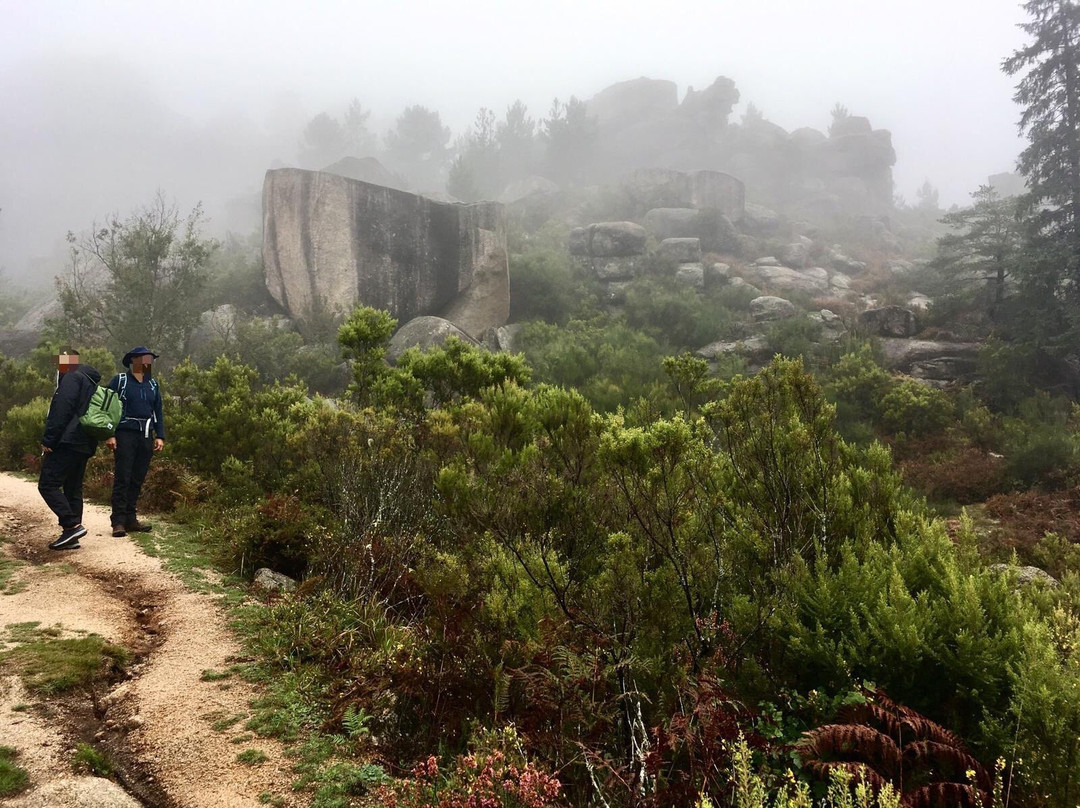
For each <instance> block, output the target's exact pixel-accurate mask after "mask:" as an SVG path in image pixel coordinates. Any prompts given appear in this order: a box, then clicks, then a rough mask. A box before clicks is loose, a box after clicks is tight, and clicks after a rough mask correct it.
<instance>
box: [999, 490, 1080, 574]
mask: <svg viewBox="0 0 1080 808" xmlns="http://www.w3.org/2000/svg"><path fill="white" fill-rule="evenodd" d="M986 513H987V515H988V516H990V517H991V518H993V519H995V520H997V522H998V529H997V530H995V531H994V532H993V535H992V536H991V541H992V543H993V545H994V547H995V549H999V550H1005V551H1011V550H1014V549H1015V550H1016V551H1017V553H1018V554H1019V555H1020V556H1021V557H1022V558H1023V557H1024V556H1026V555H1027V554H1028V553H1029V552H1030V551H1031V549H1032V548H1033V547H1034V546H1035V545H1036V544H1038V543H1039V541H1040V540H1041V539H1042V537H1043V536H1045V535H1046V534H1047V533H1056V534H1058V535H1059V536H1060V537H1061V538H1063V539H1065V540H1066V541H1069V542H1071V543H1073V544H1075V543H1077V542H1080V487H1076V488H1070V489H1066V490H1064V491H1053V492H1050V493H1045V494H1042V493H1038V492H1035V491H1024V492H1022V493H1018V494H998V495H997V496H995V497H991V498H990V499H989V500H987V502H986Z"/></svg>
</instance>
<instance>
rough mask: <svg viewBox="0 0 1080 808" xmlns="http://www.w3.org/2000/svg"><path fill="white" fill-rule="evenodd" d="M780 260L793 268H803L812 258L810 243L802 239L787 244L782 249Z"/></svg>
mask: <svg viewBox="0 0 1080 808" xmlns="http://www.w3.org/2000/svg"><path fill="white" fill-rule="evenodd" d="M780 260H781V261H783V262H784V264H786V265H787V266H789V267H792V268H793V269H802V268H803V267H804V266H806V262H807V261H809V260H810V245H808V244H807V243H805V242H802V241H796V242H794V243H792V244H785V245H784V247H783V248H782V249H781V250H780Z"/></svg>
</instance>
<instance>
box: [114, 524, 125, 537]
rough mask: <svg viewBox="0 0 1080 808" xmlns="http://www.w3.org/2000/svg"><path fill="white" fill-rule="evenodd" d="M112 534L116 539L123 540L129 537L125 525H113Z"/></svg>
mask: <svg viewBox="0 0 1080 808" xmlns="http://www.w3.org/2000/svg"><path fill="white" fill-rule="evenodd" d="M112 534H113V536H114V537H115V538H118V539H122V538H124V536H126V535H127V531H126V530H124V526H123V525H113V526H112Z"/></svg>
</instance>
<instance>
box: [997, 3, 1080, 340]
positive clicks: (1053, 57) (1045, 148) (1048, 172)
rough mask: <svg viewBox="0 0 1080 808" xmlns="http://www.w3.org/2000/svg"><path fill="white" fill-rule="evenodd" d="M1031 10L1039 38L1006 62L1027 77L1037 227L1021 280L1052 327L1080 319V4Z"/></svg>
mask: <svg viewBox="0 0 1080 808" xmlns="http://www.w3.org/2000/svg"><path fill="white" fill-rule="evenodd" d="M1024 9H1025V10H1026V11H1027V13H1028V15H1029V16H1030V21H1029V22H1026V23H1023V24H1021V26H1020V27H1021V28H1022V29H1023V30H1024V31H1025V32H1026V33H1027V34H1029V35H1030V36H1031V38H1032V39H1031V42H1030V43H1029V44H1028V45H1027V46H1025V47H1023V48H1021V49H1020V50H1018V51H1016V52H1015V53H1014V54H1013V55H1012V56H1011V57H1010V58H1008V59H1006V60H1005V61H1004V63H1003V65H1002V67H1003V69H1004V70H1005V72H1006V73H1008V74H1009V75H1017V74H1022V76H1021V78H1020V81H1019V82H1018V84H1017V85H1016V94H1015V95H1014V96H1013V98H1014V100H1015V101H1016V102H1017V103H1018V104H1020V105H1021V106H1022V107H1023V108H1024V111H1023V114H1022V115H1021V117H1020V130H1021V131H1022V132H1025V133H1026V134H1027V137H1028V141H1029V145H1028V147H1027V148H1026V149H1025V150H1024V151H1023V152H1022V153H1021V155H1020V160H1019V168H1020V171H1021V173H1023V174H1024V176H1025V177H1026V179H1027V184H1028V189H1029V193H1028V195H1027V197H1026V202H1027V206H1028V212H1029V213H1030V219H1029V222H1030V224H1031V242H1030V244H1029V246H1028V253H1029V256H1030V260H1028V261H1027V262H1026V265H1025V266H1024V267H1023V273H1022V274H1023V277H1022V278H1021V280H1022V282H1023V286H1024V289H1023V293H1024V296H1025V297H1026V298H1027V299H1028V300H1029V301H1031V303H1032V304H1033V307H1034V308H1037V309H1042V310H1043V311H1044V312H1045V314H1046V315H1050V316H1049V317H1047V318H1045V319H1044V324H1045V323H1046V322H1047V321H1050V320H1052V321H1056V322H1058V323H1061V324H1064V323H1065V322H1066V321H1068V320H1073V321H1074V322H1075V321H1076V320H1077V319H1080V318H1077V316H1076V315H1077V314H1078V313H1080V305H1078V299H1080V5H1077V4H1076V3H1075V2H1073V0H1028V2H1027V3H1025V4H1024ZM1074 327H1075V326H1074ZM1043 336H1044V337H1045V336H1047V335H1046V334H1045V333H1044V334H1043Z"/></svg>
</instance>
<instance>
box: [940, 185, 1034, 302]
mask: <svg viewBox="0 0 1080 808" xmlns="http://www.w3.org/2000/svg"><path fill="white" fill-rule="evenodd" d="M971 198H972V199H973V200H974V204H972V205H970V206H969V207H966V208H961V209H960V210H954V211H952V212H950V213H947V214H945V216H944V217H942V219H941V222H942V224H946V225H948V226H949V227H951V228H953V229H954V230H955V231H956V232H954V233H950V234H948V235H946V236H942V237H941V238H940V239H938V254H937V258H936V259H935V260H934V264H935V268H937V269H938V270H939V271H940V272H941V273H942V274H943V275H944V276H945V277H946V278H947V289H946V290H945V291H946V293H951V294H963V293H964V291H965V290H966V289H967V288H968V287H970V286H971V285H973V284H979V285H984V286H988V287H989V289H990V290H991V294H990V304H989V309H990V316H991V317H993V316H995V314H997V313H998V312H999V311H1000V308H1001V304H1002V303H1003V302H1004V300H1005V288H1006V283H1007V282H1008V280H1009V278H1010V276H1011V275H1012V273H1013V271H1014V268H1015V266H1016V261H1017V258H1018V256H1019V254H1020V248H1021V245H1022V241H1023V233H1022V224H1021V221H1020V219H1019V217H1018V216H1017V210H1016V200H1015V199H1012V198H1006V199H1002V198H1001V197H1000V196H998V193H997V191H995V190H994V189H993V188H991V187H990V186H988V185H982V186H980V187H979V190H978V191H976V192H975V193H973V194H972V195H971Z"/></svg>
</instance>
